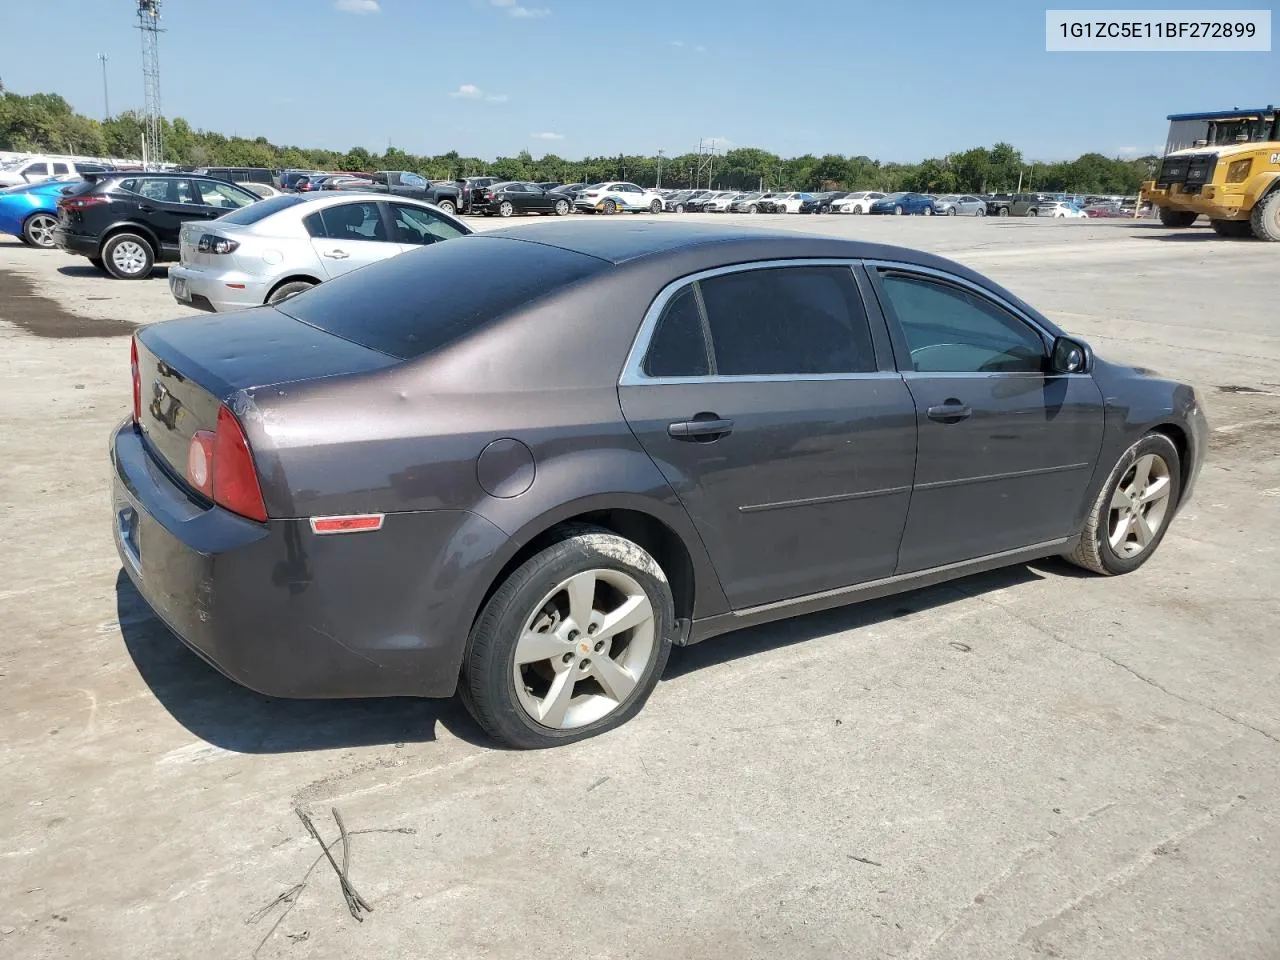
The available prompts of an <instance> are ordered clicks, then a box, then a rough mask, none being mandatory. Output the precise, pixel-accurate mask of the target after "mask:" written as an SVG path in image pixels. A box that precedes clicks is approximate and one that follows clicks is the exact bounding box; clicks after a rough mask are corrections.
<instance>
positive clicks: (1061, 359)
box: [1049, 337, 1093, 374]
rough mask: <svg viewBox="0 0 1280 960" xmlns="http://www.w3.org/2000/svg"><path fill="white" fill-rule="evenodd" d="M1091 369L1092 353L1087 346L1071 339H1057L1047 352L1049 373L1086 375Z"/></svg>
mask: <svg viewBox="0 0 1280 960" xmlns="http://www.w3.org/2000/svg"><path fill="white" fill-rule="evenodd" d="M1092 367H1093V351H1092V350H1090V349H1089V345H1088V344H1087V343H1084V342H1082V341H1080V340H1074V339H1072V338H1071V337H1058V338H1057V339H1055V340H1054V341H1053V349H1052V350H1050V351H1049V371H1050V372H1051V373H1058V374H1063V373H1088V372H1089V371H1090V370H1091V369H1092Z"/></svg>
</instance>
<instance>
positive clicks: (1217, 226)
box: [1209, 220, 1253, 240]
mask: <svg viewBox="0 0 1280 960" xmlns="http://www.w3.org/2000/svg"><path fill="white" fill-rule="evenodd" d="M1209 226H1211V227H1213V232H1214V233H1216V234H1217V235H1218V236H1220V237H1230V238H1231V239H1233V240H1240V239H1244V238H1247V237H1252V236H1253V226H1252V224H1250V222H1249V221H1248V220H1210V221H1209Z"/></svg>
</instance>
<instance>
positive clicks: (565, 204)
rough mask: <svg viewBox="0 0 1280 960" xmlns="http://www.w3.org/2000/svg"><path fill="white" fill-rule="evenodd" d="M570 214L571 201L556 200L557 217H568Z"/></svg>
mask: <svg viewBox="0 0 1280 960" xmlns="http://www.w3.org/2000/svg"><path fill="white" fill-rule="evenodd" d="M568 215H569V201H568V200H557V201H556V216H557V217H567V216H568Z"/></svg>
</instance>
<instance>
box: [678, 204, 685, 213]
mask: <svg viewBox="0 0 1280 960" xmlns="http://www.w3.org/2000/svg"><path fill="white" fill-rule="evenodd" d="M676 213H684V204H683V203H677V204H676Z"/></svg>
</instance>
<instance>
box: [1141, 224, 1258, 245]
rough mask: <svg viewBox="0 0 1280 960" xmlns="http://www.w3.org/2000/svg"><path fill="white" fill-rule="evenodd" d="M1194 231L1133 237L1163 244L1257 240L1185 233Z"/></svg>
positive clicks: (1198, 231) (1211, 231) (1206, 232)
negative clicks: (1159, 241)
mask: <svg viewBox="0 0 1280 960" xmlns="http://www.w3.org/2000/svg"><path fill="white" fill-rule="evenodd" d="M1190 230H1195V228H1194V227H1187V228H1185V229H1184V230H1182V231H1178V232H1169V233H1137V234H1134V236H1136V237H1138V238H1139V239H1141V240H1162V241H1164V242H1165V243H1202V242H1209V241H1216V242H1217V243H1232V242H1235V243H1256V242H1257V238H1255V237H1254V236H1252V235H1250V236H1247V237H1223V236H1219V235H1218V233H1217V232H1216V231H1214V230H1196V231H1195V232H1194V233H1191V232H1187V231H1190Z"/></svg>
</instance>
